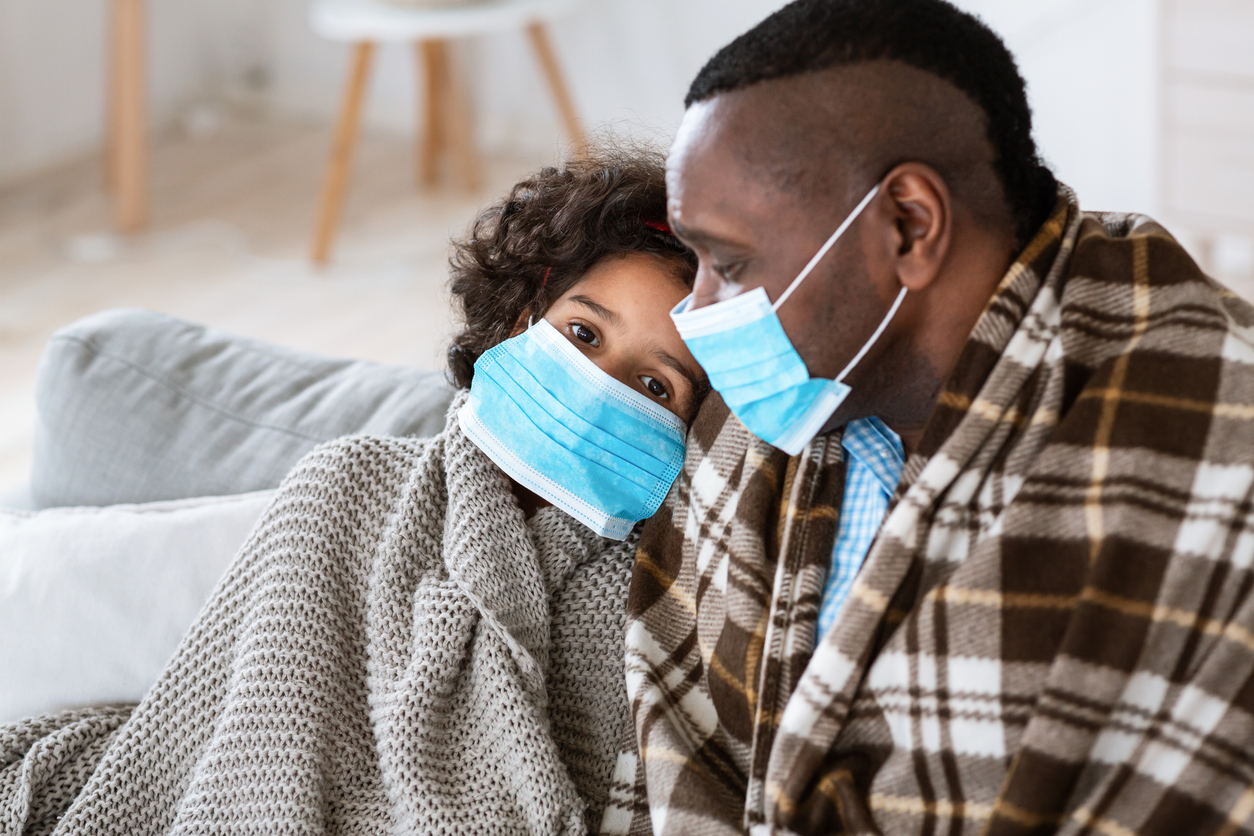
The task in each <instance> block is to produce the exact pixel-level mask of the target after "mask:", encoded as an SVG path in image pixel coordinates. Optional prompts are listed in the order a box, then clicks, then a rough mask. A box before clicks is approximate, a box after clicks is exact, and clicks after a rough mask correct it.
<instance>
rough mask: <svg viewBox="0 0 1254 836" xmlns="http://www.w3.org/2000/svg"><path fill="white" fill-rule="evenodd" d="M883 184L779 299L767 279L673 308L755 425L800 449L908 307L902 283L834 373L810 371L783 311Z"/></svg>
mask: <svg viewBox="0 0 1254 836" xmlns="http://www.w3.org/2000/svg"><path fill="white" fill-rule="evenodd" d="M879 189H880V187H879V186H878V185H877V186H876V187H875V188H873V189H871V191H870V193H869V194H868V195H867V196H866V197H864V198H863V199H862V202H861V203H859V204H858V206H857V208H855V209H854V210H853V212H851V213H850V214H849V217H848V218H846V219H845V222H844V223H842V224H841V225H840V227H839V228H838V229H837V230H836V231H835V232H834V233H832V237H831V238H828V239H827V243H825V244H824V245H823V247H822V249H820V250H819V251H818V252H817V253H816V254H815V256H814V258H812V259H810V263H809V264H807V265H806V266H805V269H804V270H802V271H801V273H800V274H799V275H798V276H797V278H795V279H793V282H792V284H790V285H789V286H788V289H787V290H785V291H784V292H783V294H782V295H781V296H780V297H779V299H778V300H777V301H776V302H775V304H774V305H772V304H771V300H770V297H768V296H767V295H766V291H765V290H764V289H762V288H761V287H759V288H756V289H754V290H752V291H750V292H749V293H742V294H741V295H739V296H736V297H734V298H731V299H728V300H726V301H723V302H717V303H715V304H713V305H709V306H707V307H704V308H698V309H697V310H695V311H693V310H689V306H690V305H691V304H692V297H691V296H689V297H688V298H687V299H685V300H684V301H682V302H680V303H679V305H678V306H677V307H676V308H675V310H674V311H672V312H671V319H673V320H674V321H675V327H676V328H678V329H679V335H680V336H681V337H683V339H684V342H685V343H686V344H687V345H688V350H689V351H691V352H692V356H693V357H695V358H696V360H697V362H698V363H700V364H701V366H702V368H704V369H705V372H706V374H708V375H709V377H710V385H711V386H713V387H714V389H715V390H716V391H717V392H718V393H719V395H721V396H722V398H723V401H724V402H725V403H726V404H727V406H728V408H729V409H731V411H732V412H733V413H735V415H736V417H737V418H739V419H740V421H741V423H742V424H744V425H745V427H747V428H748V430H749V432H751V433H753V434H754V435H756V436H757V437H758V438H760V439H762V440H763V441H765V442H767V443H768V444H771V445H773V446H775V447H778V448H779V449H781V450H783V451H784V452H785V453H787V454H788V455H790V456H795V455H797V454H798V453H800V452H801V450H802V449H803V448H804V447H805V446H806V444H808V443H809V442H810V439H812V438H814V436H815V435H816V434H817V433H818V431H819V430H820V429H822V428H823V425H824V424H826V423H827V419H829V418H831V417H832V414H833V413H834V412H835V411H836V410H837V408H839V407H840V405H841V404H842V403H843V402H844V400H845V398H847V397H848V396H849V392H850V388H849V386H848V385H847V384H845V383H844V382H843V381H844V379H845V376H846V375H848V374H849V372H851V371H853V368H854V366H856V365H857V364H858V362H859V361H860V360H861V359H862V358H863V357H864V356H866V353H867V352H868V351H870V350H871V346H873V345H875V341H876V340H878V339H879V338H880V335H881V334H883V333H884V329H885V328H887V327H888V323H889V322H891V321H892V319H893V316H895V315H896V313H897V309H898V308H899V307H901V302H902V299H904V298H905V296H906V289H905V288H904V287H903V288H902V289H901V292H900V293H898V294H897V301H895V302H894V303H893V306H892V308H891V309H890V310H889V311H888V315H887V316H885V317H884V320H883V321H882V322H881V323H880V325H879V328H877V329H876V330H875V333H874V334H872V335H871V338H870V339H869V340H867V342H866V344H865V345H864V346H862V349H861V350H860V351H859V352H858V353H857V355H856V356H854V358H853V359H852V360H851V361H849V365H848V366H846V367H845V370H844V371H842V372H841V373H840V374H839V375H837V376H836V379H835V380H825V379H823V378H812V377H810V373H809V371H807V370H806V364H805V362H804V361H803V360H802V359H801V355H800V354H798V353H797V350H796V349H795V348H793V345H792V342H791V341H789V339H788V335H787V334H785V333H784V326H783V325H781V324H780V321H779V317H778V316H777V315H776V313H775V312H776V311H778V310H779V308H780V306H781V305H783V304H784V302H785V301H787V299H788V297H789V296H791V295H792V292H793V291H794V290H796V289H797V286H798V285H800V284H801V282H802V280H804V279H805V277H806V276H808V275H810V272H811V271H812V270H813V269H814V268H815V266H817V265H818V263H819V262H820V261H822V259H823V256H825V255H827V251H828V250H830V249H831V248H832V246H833V245H834V244H835V243H836V241H837V239H839V238H840V236H841V235H843V234H844V232H845V230H846V229H848V228H849V226H850V224H852V223H853V222H854V221H855V220H856V219H857V217H858V215H860V214H861V213H862V210H863V209H865V208H866V205H867V204H868V203H870V202H871V198H873V197H875V195H876V193H877V192H879Z"/></svg>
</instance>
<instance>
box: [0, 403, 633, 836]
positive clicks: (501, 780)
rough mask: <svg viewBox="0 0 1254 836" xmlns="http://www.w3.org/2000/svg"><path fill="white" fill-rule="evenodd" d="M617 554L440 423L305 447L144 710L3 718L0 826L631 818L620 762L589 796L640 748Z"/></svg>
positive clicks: (75, 829)
mask: <svg viewBox="0 0 1254 836" xmlns="http://www.w3.org/2000/svg"><path fill="white" fill-rule="evenodd" d="M463 399H464V398H463V397H459V398H457V399H455V401H454V403H453V406H452V409H451V411H450V415H455V412H456V409H457V408H458V407H459V406H460V404H461V402H462V400H463ZM634 548H635V538H634V537H632V538H629V539H628V540H627V541H626V542H624V543H613V542H611V541H608V540H603V539H601V538H599V537H596V536H595V535H593V534H592V533H591V532H590V531H589V530H588V529H587V528H585V527H584V526H582V525H581V524H579V523H578V522H576V521H575V520H573V519H572V518H570V517H569V516H567V515H566V514H564V513H563V512H561V511H560V510H558V509H556V508H546V509H543V510H541V511H539V512H538V513H537V514H535V515H534V516H533V517H532V518H531V519H530V520H526V519H524V517H523V514H522V512H521V511H520V510H519V508H518V505H517V503H516V502H514V500H513V497H512V496H511V494H510V485H509V482H508V480H507V479H506V478H505V476H504V475H503V474H502V473H501V472H500V471H499V470H498V469H497V468H496V466H495V465H493V464H492V463H491V461H489V460H488V459H487V458H486V457H485V456H484V455H483V454H482V453H481V452H480V451H479V450H478V449H477V448H476V447H475V446H474V445H473V444H471V443H470V442H469V441H468V440H467V439H466V438H465V437H464V436H463V435H462V434H461V431H460V429H459V428H458V427H457V422H456V421H455V420H453V421H450V422H449V424H448V428H447V429H446V430H445V432H444V433H443V434H442V435H441V436H438V437H436V438H434V439H430V440H414V439H395V438H374V437H365V436H363V437H351V438H347V439H342V440H339V441H336V442H332V443H330V444H327V445H324V446H322V447H320V448H318V449H317V450H315V451H313V452H311V453H310V454H309V455H308V456H306V457H305V459H304V460H302V461H301V463H300V464H299V465H297V467H296V468H295V470H294V471H293V472H292V473H291V474H290V475H289V476H288V477H287V479H286V480H285V482H284V484H283V487H282V488H281V489H280V491H279V494H278V496H277V497H276V499H275V501H274V503H273V505H272V506H271V507H270V509H269V510H268V511H267V513H266V514H265V515H264V517H263V518H262V520H261V521H260V522H259V523H258V526H257V528H256V529H255V530H254V532H253V534H252V535H251V537H250V539H249V541H248V543H247V544H246V545H245V546H244V547H243V549H242V551H241V553H240V555H239V556H238V557H237V558H236V560H235V562H234V563H233V564H232V567H231V568H230V570H229V571H228V572H227V574H226V576H225V577H224V578H223V580H222V581H221V582H220V584H219V585H218V587H217V589H216V590H215V592H214V593H213V595H212V597H211V599H210V601H209V603H208V604H207V605H206V606H205V608H204V610H203V611H202V613H201V615H200V617H199V618H198V619H197V621H196V623H195V624H194V625H193V626H192V628H191V630H190V631H189V632H188V634H187V635H186V636H185V638H184V640H183V642H182V644H181V645H180V647H179V649H178V651H177V652H176V653H175V655H174V657H173V658H172V659H171V661H170V663H169V665H168V666H167V667H166V669H165V671H164V673H163V674H162V675H161V677H160V679H159V681H158V682H157V684H156V685H155V686H154V687H153V689H152V690H151V691H150V692H149V693H148V695H147V696H146V697H145V698H144V699H143V701H142V702H140V703H139V704H138V705H137V706H115V707H96V708H89V709H83V710H77V711H69V712H65V713H61V714H58V715H54V716H46V717H38V718H33V719H30V720H27V721H23V722H21V723H17V724H13V725H9V726H3V727H0V834H5V835H6V836H7V834H44V833H54V834H80V833H81V834H87V833H90V834H119V836H122V835H123V834H125V836H138V834H158V833H172V834H183V833H187V834H190V833H223V834H226V833H267V834H269V833H275V834H280V833H283V834H286V833H292V834H295V833H302V834H304V833H402V832H403V833H440V834H446V833H447V834H453V833H485V832H489V831H490V832H492V833H494V834H507V833H534V834H558V833H563V834H566V833H569V834H577V833H584V832H586V831H587V830H590V829H591V830H597V829H599V828H600V823H601V821H602V819H603V818H604V819H605V821H607V822H610V823H611V824H612V822H613V821H618V820H621V821H628V822H631V821H636V822H639V820H640V816H639V815H638V814H636V815H633V814H632V812H631V809H632V808H633V807H637V808H638V807H641V806H643V803H642V801H641V800H640V799H636V798H634V797H632V796H631V787H630V783H631V781H630V777H629V778H628V781H627V786H626V788H625V790H624V789H622V788H620V791H618V792H616V793H615V797H616V798H617V799H619V800H621V801H622V803H623V804H624V805H626V809H625V810H624V809H616V808H615V806H614V804H612V803H610V802H609V797H610V780H611V775H612V774H613V773H614V770H615V768H616V764H618V768H619V769H620V770H626V773H625V774H627V775H628V776H632V775H634V774H635V771H636V770H635V764H636V763H637V759H636V757H635V753H634V735H633V734H632V733H631V725H630V719H629V708H628V703H627V698H626V692H625V687H624V682H623V668H622V664H623V643H622V636H623V628H624V620H625V601H626V593H627V585H628V580H629V577H630V567H631V560H632V555H633V552H634ZM620 748H623V749H625V752H624V754H623V756H622V761H623V763H619V760H620V757H619V750H620ZM637 827H639V825H638V824H637ZM613 831H614V828H613V827H612V826H611V827H608V828H606V829H604V830H603V831H602V832H613Z"/></svg>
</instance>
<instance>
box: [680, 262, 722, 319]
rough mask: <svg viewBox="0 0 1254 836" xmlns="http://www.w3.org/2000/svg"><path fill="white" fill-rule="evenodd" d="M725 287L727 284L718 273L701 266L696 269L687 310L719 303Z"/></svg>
mask: <svg viewBox="0 0 1254 836" xmlns="http://www.w3.org/2000/svg"><path fill="white" fill-rule="evenodd" d="M726 287H727V282H726V281H725V280H724V279H723V277H722V276H720V275H719V274H718V273H715V272H714V271H713V270H710V269H709V268H707V267H705V266H704V265H701V266H700V267H699V268H698V269H697V279H696V281H694V282H693V284H692V305H691V306H690V307H689V308H688V310H696V309H697V308H704V307H705V306H706V305H713V304H714V303H715V302H717V301H719V300H720V299H721V298H722V296H723V294H724V291H725V289H726Z"/></svg>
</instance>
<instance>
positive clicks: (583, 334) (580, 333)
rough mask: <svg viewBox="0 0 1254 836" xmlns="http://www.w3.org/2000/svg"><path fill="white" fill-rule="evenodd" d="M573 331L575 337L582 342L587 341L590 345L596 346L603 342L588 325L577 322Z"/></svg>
mask: <svg viewBox="0 0 1254 836" xmlns="http://www.w3.org/2000/svg"><path fill="white" fill-rule="evenodd" d="M571 333H572V334H574V335H575V339H577V340H579V342H581V343H587V344H588V345H590V346H594V347H595V346H598V345H600V344H601V341H600V340H598V339H597V335H596V334H594V333H593V332H592V329H591V328H589V327H588V326H587V325H580V324H578V323H576V324H575V325H574V327H572V328H571Z"/></svg>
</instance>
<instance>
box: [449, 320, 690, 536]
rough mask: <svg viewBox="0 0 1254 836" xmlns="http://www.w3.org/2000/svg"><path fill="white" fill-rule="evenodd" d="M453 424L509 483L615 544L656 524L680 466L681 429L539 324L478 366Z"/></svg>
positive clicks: (681, 424) (545, 324)
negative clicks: (639, 527)
mask: <svg viewBox="0 0 1254 836" xmlns="http://www.w3.org/2000/svg"><path fill="white" fill-rule="evenodd" d="M457 417H458V421H459V422H460V424H461V427H462V430H463V431H464V432H465V433H466V436H467V437H468V438H469V439H470V440H471V441H473V442H474V443H475V445H476V446H477V447H478V448H479V449H480V450H482V451H483V452H484V453H486V454H487V456H488V458H490V459H492V461H494V462H496V464H497V466H498V467H500V468H501V470H504V471H505V472H506V473H507V474H509V476H510V477H511V478H513V479H514V480H515V481H516V482H518V483H520V484H522V485H523V486H525V487H527V488H528V489H530V490H532V491H534V492H535V493H536V494H538V495H540V496H542V497H544V498H545V499H546V500H548V501H549V502H552V503H553V504H554V505H556V506H558V507H559V508H561V509H562V510H563V511H565V512H566V513H568V514H570V515H571V516H572V517H574V518H575V519H577V520H579V521H580V522H582V523H583V524H584V525H586V526H588V527H589V528H591V529H592V530H593V531H595V532H596V533H597V534H599V535H601V536H602V537H608V538H610V539H613V540H622V539H624V538H626V537H627V535H628V534H630V533H631V529H632V528H633V527H634V526H635V524H636V523H637V522H639V521H640V520H643V519H646V518H648V517H651V516H653V514H654V512H655V511H657V509H658V506H660V505H661V504H662V500H663V499H665V498H666V494H667V492H668V491H670V488H671V483H673V482H674V481H675V477H676V476H678V475H679V470H680V468H681V467H682V466H683V463H684V436H685V435H686V432H687V428H686V427H685V425H684V422H683V421H681V420H680V419H679V418H678V417H677V416H676V415H674V414H673V413H671V412H669V411H667V410H666V409H663V408H662V407H661V406H659V405H658V404H657V403H655V402H653V401H651V400H649V399H648V398H646V397H645V396H644V395H642V394H641V393H639V392H637V391H636V390H634V389H632V388H631V387H630V386H627V385H626V384H624V383H621V382H619V381H618V380H615V379H614V378H612V377H610V376H609V375H608V374H606V373H605V372H603V371H601V369H600V368H598V367H597V365H596V364H595V363H593V362H592V361H591V360H589V359H588V358H587V357H585V356H584V354H583V352H581V351H580V350H579V349H578V348H576V347H575V346H574V345H572V344H571V343H570V341H569V340H567V339H566V338H565V337H563V336H562V335H561V334H560V333H558V331H557V329H555V328H554V327H553V326H552V325H550V324H549V323H548V322H547V321H545V320H543V319H542V320H540V321H539V322H537V323H536V324H534V325H532V326H531V327H530V328H528V329H527V330H526V331H524V332H523V333H521V334H519V335H518V336H516V337H513V338H511V339H508V340H506V341H505V342H503V343H501V344H500V345H498V346H496V347H495V348H492V349H490V350H489V351H487V352H485V353H484V354H483V356H482V357H480V358H479V360H478V361H477V362H476V363H475V376H474V380H473V381H472V382H471V386H470V400H468V401H467V402H466V405H465V406H463V407H462V409H461V411H460V412H459V413H458V416H457Z"/></svg>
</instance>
